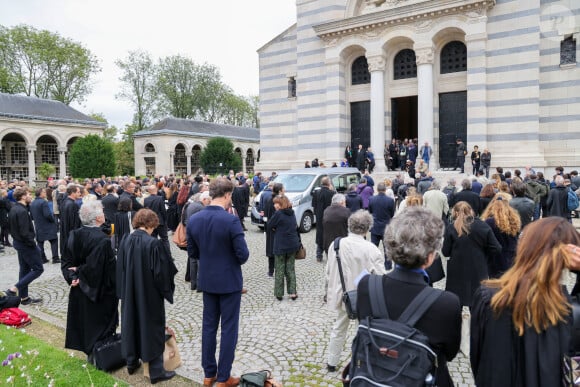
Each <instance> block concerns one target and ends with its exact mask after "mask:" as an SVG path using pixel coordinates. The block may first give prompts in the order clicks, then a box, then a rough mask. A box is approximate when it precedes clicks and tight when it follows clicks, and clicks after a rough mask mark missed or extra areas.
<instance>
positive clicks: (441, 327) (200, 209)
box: [0, 142, 580, 386]
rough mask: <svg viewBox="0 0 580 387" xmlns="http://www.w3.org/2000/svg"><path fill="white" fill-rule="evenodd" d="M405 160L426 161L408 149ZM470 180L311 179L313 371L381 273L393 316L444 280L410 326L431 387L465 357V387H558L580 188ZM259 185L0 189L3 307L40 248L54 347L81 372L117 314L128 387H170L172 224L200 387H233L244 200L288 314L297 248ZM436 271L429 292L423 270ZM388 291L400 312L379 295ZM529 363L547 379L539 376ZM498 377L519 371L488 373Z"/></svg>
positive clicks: (203, 180)
mask: <svg viewBox="0 0 580 387" xmlns="http://www.w3.org/2000/svg"><path fill="white" fill-rule="evenodd" d="M395 143H396V142H395ZM426 147H428V144H424V146H423V148H426ZM409 148H411V152H409ZM429 148H430V147H429ZM475 151H477V150H475ZM405 152H406V153H411V154H417V155H423V154H424V155H426V156H429V157H430V152H429V151H425V150H424V151H423V152H421V151H420V150H419V151H416V150H413V146H409V147H408V148H407V150H406V151H405ZM476 159H479V160H481V155H476ZM472 160H474V158H473V155H472ZM420 161H421V162H426V163H427V164H428V160H425V159H424V158H421V160H420ZM480 163H481V161H480ZM366 166H369V165H367V164H365V167H366ZM480 166H481V164H480V165H479V166H477V168H476V167H475V166H474V172H476V175H475V176H473V177H471V178H466V179H464V180H462V181H461V182H460V185H459V189H458V187H457V183H456V181H455V180H454V179H450V180H449V181H447V182H446V184H441V183H440V182H439V181H437V180H436V179H434V178H433V177H432V176H431V175H430V173H429V172H423V173H417V174H416V175H414V176H415V178H414V179H413V178H411V177H410V176H409V175H405V174H403V173H400V174H398V175H397V176H396V177H395V178H394V179H392V180H391V179H384V180H383V181H380V182H378V183H375V181H374V179H373V178H372V176H371V171H370V170H368V169H365V170H363V172H364V175H363V177H362V178H361V180H360V182H359V184H352V185H351V186H349V187H348V189H347V191H346V192H345V193H344V194H343V193H337V192H335V191H334V188H333V187H332V182H331V180H330V179H329V178H328V177H326V178H323V179H322V180H321V182H320V187H319V189H317V190H316V191H315V193H314V194H313V203H312V205H313V208H314V213H315V215H316V220H317V224H316V253H315V258H316V260H317V261H318V262H321V263H324V262H325V265H326V271H325V273H326V291H325V296H324V298H325V301H326V302H327V306H328V308H329V309H330V310H332V311H334V312H335V313H336V319H335V321H334V324H333V326H332V328H331V335H330V343H329V345H328V358H327V365H326V366H327V369H328V371H330V372H334V371H336V369H337V367H338V366H339V363H340V361H341V359H340V355H341V353H342V350H343V347H344V344H345V340H346V332H347V329H348V326H349V322H350V319H349V317H348V315H347V313H346V310H345V308H344V304H343V302H342V293H343V291H344V290H345V289H344V287H346V290H353V289H357V288H358V290H359V292H358V294H359V299H358V305H359V307H358V318H359V320H362V319H365V318H366V317H368V316H369V315H371V314H372V312H371V308H370V300H369V291H368V279H367V277H366V275H367V274H377V275H382V276H383V282H382V283H383V289H384V292H385V296H386V300H387V301H386V304H387V307H388V308H389V310H391V311H392V315H393V317H394V318H396V317H397V316H398V315H399V314H401V313H402V312H403V310H404V307H405V305H407V304H408V303H410V302H411V301H412V300H413V298H414V297H415V296H416V295H417V294H418V293H419V292H420V291H421V289H422V288H423V287H425V286H432V285H433V283H434V282H437V281H438V280H441V279H442V278H443V276H446V286H445V288H446V291H445V292H443V295H442V296H441V297H440V298H439V299H438V301H436V302H435V303H434V304H433V306H432V307H431V309H429V310H428V312H427V313H426V314H425V315H424V316H423V317H422V318H421V319H420V320H419V321H418V322H417V328H418V329H420V330H421V331H422V332H423V333H425V334H426V335H427V336H428V338H429V342H430V345H431V346H432V348H433V350H434V351H435V353H436V354H437V356H438V364H439V367H438V369H437V371H436V375H435V377H436V380H437V385H439V386H452V385H453V381H452V379H451V376H450V375H449V372H448V370H447V365H446V364H447V362H448V361H451V360H453V358H454V357H455V356H456V355H457V353H458V352H459V351H460V350H461V351H462V352H463V353H465V355H467V356H470V359H471V364H472V369H473V373H474V376H475V379H476V383H477V385H478V386H488V385H489V386H493V385H504V384H505V385H522V386H523V385H526V386H528V385H538V386H539V385H555V384H554V383H555V381H556V380H557V379H558V378H559V377H560V376H561V374H560V373H561V371H560V368H558V367H556V366H555V363H557V362H558V361H560V360H561V358H562V356H563V355H564V354H566V353H569V351H570V350H571V348H570V347H569V345H568V343H569V341H570V340H569V339H570V335H571V331H570V320H571V317H570V301H569V294H568V293H567V291H566V289H565V288H564V287H561V286H560V281H561V278H562V276H563V273H564V272H565V270H574V271H576V270H580V246H579V245H580V237H579V236H578V233H577V232H576V230H575V229H574V227H573V226H572V225H571V217H572V213H573V212H574V211H575V210H576V208H569V205H568V199H569V192H573V193H575V191H576V190H578V188H579V187H580V178H579V176H578V173H577V171H571V172H570V173H564V169H563V168H561V167H558V168H556V170H555V174H554V176H553V180H552V181H547V180H546V179H545V178H544V176H543V174H542V173H541V172H536V171H535V170H534V169H533V168H531V167H526V169H525V170H524V171H523V172H522V171H520V170H517V169H516V170H514V171H513V174H512V172H511V171H506V172H505V173H504V171H503V169H502V168H500V167H497V168H496V173H494V174H492V176H491V178H489V179H488V178H486V177H485V169H482V168H480ZM261 175H262V174H261V173H257V174H256V176H254V180H250V179H249V176H248V175H245V174H243V173H238V174H234V173H233V171H232V172H231V173H230V174H229V175H228V176H224V177H217V178H209V177H208V176H203V175H198V176H191V177H186V178H177V177H175V176H167V177H162V176H155V177H151V178H144V179H134V178H120V179H117V180H113V179H110V178H106V177H105V176H103V177H101V178H100V179H88V180H86V181H85V182H83V183H79V182H75V181H72V180H58V181H51V182H49V184H48V185H47V187H43V188H38V189H36V190H35V192H34V194H35V198H34V200H33V199H32V194H31V190H30V189H29V188H28V187H27V186H26V184H25V183H24V182H10V184H7V182H0V216H2V217H3V218H2V219H0V227H1V228H2V230H1V235H2V239H1V240H0V243H2V244H4V245H5V246H9V245H13V246H14V248H15V249H16V251H17V253H18V262H19V279H18V282H17V283H15V284H14V285H13V286H11V287H10V288H9V289H7V290H6V294H7V295H9V296H18V297H20V302H21V303H22V304H24V305H27V304H33V303H40V302H42V300H41V299H40V298H37V297H34V296H31V295H29V294H28V286H29V284H30V283H31V282H32V281H34V280H35V279H36V278H38V277H39V276H41V275H42V273H43V270H44V269H43V264H45V263H48V262H50V260H49V259H48V257H47V256H46V253H45V250H44V245H45V244H44V242H45V241H49V243H50V246H51V249H50V252H51V257H50V258H51V259H52V262H53V263H54V264H60V265H61V270H62V275H63V277H64V280H65V281H66V282H67V283H68V284H69V285H70V295H69V306H68V316H67V330H66V340H65V346H66V347H67V348H72V349H77V350H80V351H83V352H85V353H86V354H87V356H88V358H89V360H90V358H91V356H92V352H93V349H94V348H95V346H96V345H97V344H98V343H99V342H101V341H103V340H106V339H107V338H108V337H111V335H113V334H114V333H115V331H116V329H117V327H118V325H119V314H118V310H119V308H118V305H119V301H120V302H121V307H120V312H121V314H120V321H121V332H122V343H123V345H122V351H123V356H124V357H125V359H126V361H127V370H128V372H129V373H130V374H132V373H134V372H136V370H137V369H138V368H140V366H141V364H142V362H146V363H148V364H149V370H150V381H151V382H152V383H156V382H158V381H162V380H167V379H170V378H172V377H173V376H174V375H175V373H174V372H173V371H168V370H165V369H164V368H163V349H164V341H165V309H164V301H165V300H167V301H168V302H171V303H172V302H173V293H174V290H175V283H174V277H175V275H176V273H177V269H176V267H175V264H174V262H173V257H172V254H171V246H170V243H169V238H168V234H169V231H175V230H176V229H177V227H178V226H179V225H182V226H183V227H185V229H186V237H187V255H188V260H187V273H186V277H187V279H188V280H189V281H190V283H191V288H192V290H197V291H198V292H202V293H203V305H204V309H203V322H202V335H201V336H202V367H203V370H204V374H205V379H204V382H203V384H204V386H212V385H213V384H215V383H217V385H218V386H235V385H237V384H238V383H239V378H238V377H236V376H233V375H232V374H231V370H232V364H233V362H234V358H235V349H236V344H237V340H238V329H239V316H240V307H241V297H242V294H244V293H245V289H244V287H243V277H242V270H241V265H243V264H244V263H245V262H246V261H247V260H248V257H249V251H248V246H247V244H246V239H245V231H246V230H247V228H246V227H245V225H244V218H245V217H246V215H247V212H248V206H249V203H250V196H251V192H254V193H257V192H258V191H261V190H262V191H263V194H262V196H261V200H262V202H261V203H260V209H261V210H262V212H261V215H262V216H263V217H264V220H265V222H266V223H265V233H266V251H265V255H266V256H267V257H268V275H270V276H273V277H274V286H273V295H274V297H275V298H276V299H278V300H280V301H282V299H283V298H284V294H285V292H286V294H287V295H288V297H289V298H290V299H291V300H296V299H297V298H298V289H297V281H296V271H295V258H296V252H297V251H298V249H299V247H300V245H301V238H300V233H299V231H298V225H297V224H296V219H295V216H294V212H293V210H292V202H291V200H290V199H289V198H288V197H287V196H286V194H285V191H284V186H283V185H282V184H280V183H276V181H275V179H273V178H272V177H275V173H274V174H272V175H271V176H270V178H268V179H264V178H263V177H262V176H261ZM263 180H268V182H267V184H266V185H265V187H263V186H261V185H262V184H263V183H264V181H263ZM2 209H5V211H4V212H2ZM59 234H60V239H59V238H58V235H59ZM8 235H10V236H11V237H12V241H10V239H9V237H8ZM381 244H382V248H381ZM338 256H340V262H341V266H340V267H339V266H338V263H337V261H338ZM325 257H326V258H327V259H326V260H325ZM442 260H446V262H447V264H446V267H447V269H446V273H444V274H443V276H441V275H438V274H436V273H437V271H436V270H434V268H435V267H436V266H442ZM441 270H442V269H441ZM441 270H439V271H441ZM340 272H342V273H340ZM218 277H219V278H220V279H221V280H220V281H216V280H215V278H218ZM341 277H342V279H341ZM578 288H580V287H578ZM394 293H397V295H398V297H396V298H395V297H389V295H392V294H394ZM530 297H531V298H530ZM220 327H221V330H220V332H221V333H220V334H221V338H220V340H219V342H220V351H219V352H220V356H219V359H216V349H217V348H216V347H217V334H218V328H220ZM550 337H552V338H554V340H548V338H550ZM498 347H500V348H502V350H500V351H499V352H500V353H501V356H496V354H495V352H496V351H497V348H498ZM546 354H547V355H546ZM540 355H541V359H540ZM546 356H550V358H549V359H544V357H546ZM556 358H557V359H556ZM540 361H541V362H544V361H545V362H546V363H545V364H551V366H550V367H540V366H539V363H540ZM508 363H509V364H517V365H518V366H517V367H507V369H506V370H505V371H502V372H494V370H495V369H498V368H502V365H503V364H508ZM552 363H554V364H552ZM503 368H506V367H503ZM558 380H559V379H558Z"/></svg>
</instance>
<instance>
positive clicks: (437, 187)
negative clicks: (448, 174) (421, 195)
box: [431, 180, 441, 190]
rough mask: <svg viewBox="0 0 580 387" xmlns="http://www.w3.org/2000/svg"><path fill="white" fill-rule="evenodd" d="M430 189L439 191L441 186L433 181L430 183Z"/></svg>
mask: <svg viewBox="0 0 580 387" xmlns="http://www.w3.org/2000/svg"><path fill="white" fill-rule="evenodd" d="M431 189H436V190H440V189H441V184H440V183H439V182H438V181H437V180H433V182H432V183H431Z"/></svg>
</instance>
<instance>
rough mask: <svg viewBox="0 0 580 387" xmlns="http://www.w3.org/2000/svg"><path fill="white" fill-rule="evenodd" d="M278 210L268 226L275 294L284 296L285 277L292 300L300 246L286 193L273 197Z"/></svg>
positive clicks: (296, 227) (280, 296) (278, 296)
mask: <svg viewBox="0 0 580 387" xmlns="http://www.w3.org/2000/svg"><path fill="white" fill-rule="evenodd" d="M273 203H274V208H275V209H276V211H275V212H274V214H273V215H272V217H271V218H270V219H268V223H267V225H266V226H267V227H268V229H269V230H270V231H271V232H272V235H273V240H274V242H273V248H272V252H273V253H274V266H275V270H274V273H275V276H274V296H275V297H276V298H277V299H278V300H279V301H282V297H283V296H284V279H286V290H287V291H288V295H289V296H290V299H291V300H293V301H294V300H296V299H297V298H298V295H297V294H296V271H295V268H294V263H295V256H296V252H297V251H298V249H299V248H300V236H299V235H298V231H297V230H298V224H297V223H296V217H295V216H294V210H292V203H290V200H289V199H288V197H286V196H285V195H278V196H276V197H274V199H273Z"/></svg>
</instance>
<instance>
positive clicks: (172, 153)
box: [169, 152, 175, 174]
mask: <svg viewBox="0 0 580 387" xmlns="http://www.w3.org/2000/svg"><path fill="white" fill-rule="evenodd" d="M174 156H175V152H169V173H170V174H171V173H175V164H174V163H173V157H174Z"/></svg>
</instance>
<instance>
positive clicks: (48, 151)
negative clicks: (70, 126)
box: [34, 135, 60, 178]
mask: <svg viewBox="0 0 580 387" xmlns="http://www.w3.org/2000/svg"><path fill="white" fill-rule="evenodd" d="M42 164H50V165H52V166H53V167H54V168H55V172H54V173H53V174H52V175H51V176H49V177H53V178H55V177H58V176H60V163H59V153H58V143H57V142H56V139H55V138H54V137H52V136H50V135H44V136H41V137H40V138H39V139H38V140H37V141H36V154H35V158H34V165H35V166H36V174H37V175H38V168H39V167H40V166H41V165H42ZM39 178H40V176H39Z"/></svg>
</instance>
